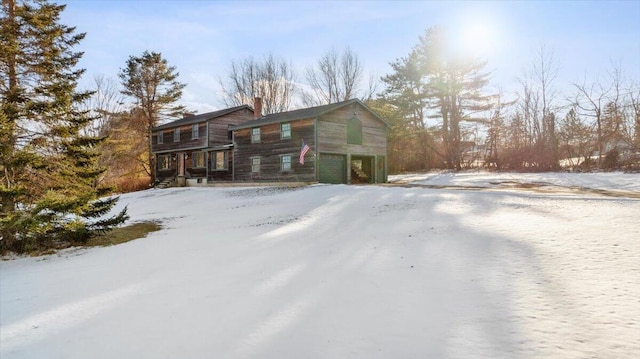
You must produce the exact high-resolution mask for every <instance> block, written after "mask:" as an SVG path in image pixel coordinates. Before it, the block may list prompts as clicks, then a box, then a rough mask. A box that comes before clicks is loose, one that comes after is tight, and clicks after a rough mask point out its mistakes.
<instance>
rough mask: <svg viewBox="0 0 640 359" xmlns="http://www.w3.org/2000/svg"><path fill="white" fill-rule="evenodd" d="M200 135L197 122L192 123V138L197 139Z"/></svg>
mask: <svg viewBox="0 0 640 359" xmlns="http://www.w3.org/2000/svg"><path fill="white" fill-rule="evenodd" d="M198 137H200V128H199V127H198V124H197V123H194V124H193V125H191V139H192V140H197V139H198Z"/></svg>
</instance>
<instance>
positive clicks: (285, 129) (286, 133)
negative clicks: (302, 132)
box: [280, 123, 291, 140]
mask: <svg viewBox="0 0 640 359" xmlns="http://www.w3.org/2000/svg"><path fill="white" fill-rule="evenodd" d="M280 138H281V139H283V140H284V139H287V138H291V124H290V123H283V124H281V125H280Z"/></svg>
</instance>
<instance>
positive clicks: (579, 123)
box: [0, 0, 640, 252]
mask: <svg viewBox="0 0 640 359" xmlns="http://www.w3.org/2000/svg"><path fill="white" fill-rule="evenodd" d="M64 8H65V6H61V5H56V4H52V3H49V2H48V1H46V0H24V1H19V0H2V19H1V30H0V31H1V34H2V42H1V43H0V61H1V63H0V66H1V73H0V76H1V79H2V81H1V82H0V86H1V88H0V93H1V96H2V98H1V101H2V102H1V104H0V171H1V173H0V177H1V180H2V181H1V183H0V197H1V206H2V207H1V210H0V213H1V214H2V218H0V236H1V237H0V245H1V249H2V252H5V251H6V250H13V251H18V252H20V251H27V250H30V249H33V248H42V247H44V248H47V247H55V246H62V245H65V244H70V243H71V244H75V243H83V241H86V240H87V239H88V238H90V237H91V236H93V235H95V234H97V233H102V232H105V231H108V230H109V229H110V228H112V227H113V226H116V225H119V224H121V223H123V222H124V221H125V220H126V219H127V214H126V209H125V210H123V211H121V212H120V213H118V214H116V215H112V216H109V217H107V218H105V217H104V216H105V215H106V214H107V213H109V212H110V210H111V209H112V208H113V206H114V205H115V204H116V202H117V198H116V197H105V195H106V194H108V193H112V192H113V191H116V192H126V191H131V190H137V189H144V188H148V187H149V185H150V179H151V178H154V173H153V171H154V170H155V167H156V166H155V163H154V158H153V156H152V155H151V152H150V151H151V148H150V140H149V136H150V130H151V129H152V128H153V127H156V126H158V125H159V124H162V123H163V122H165V121H169V120H171V119H176V118H179V117H180V116H182V115H183V114H184V113H185V112H188V111H189V109H187V108H185V107H184V106H182V105H180V104H179V103H180V100H181V97H182V91H183V89H184V88H185V86H186V84H185V83H182V82H180V81H179V72H178V71H177V68H176V67H175V66H171V65H170V64H169V62H168V60H167V59H165V58H164V57H163V56H162V54H161V53H159V52H155V51H144V52H142V53H141V54H140V55H131V56H129V58H128V59H127V60H126V61H125V63H124V64H123V67H122V68H120V71H119V72H118V74H116V76H115V78H114V77H110V76H104V75H102V76H98V77H96V78H95V86H94V88H93V89H92V90H91V91H80V90H78V88H77V87H78V86H77V84H78V81H79V79H80V78H81V76H83V74H84V70H83V69H77V68H76V65H77V63H78V61H79V59H80V58H81V56H82V54H81V53H80V52H74V51H73V48H74V46H76V45H77V44H78V43H79V42H80V41H82V39H83V38H84V36H85V34H84V33H77V32H76V31H75V28H73V27H69V26H66V25H63V24H60V14H61V13H62V11H64ZM450 45H451V41H449V39H448V35H447V33H446V31H444V30H443V29H442V28H438V27H432V28H428V29H426V30H425V32H424V34H422V35H421V36H419V37H418V39H417V43H416V45H415V46H414V47H413V48H412V49H411V51H410V52H409V53H408V54H407V55H405V56H402V57H399V58H397V59H395V60H392V61H391V62H390V63H389V65H390V68H391V70H390V72H389V73H388V74H385V75H383V76H382V77H380V78H377V79H376V78H375V77H374V76H369V77H367V76H366V75H365V69H364V64H363V61H362V60H361V59H360V58H359V57H358V55H357V54H356V53H355V52H354V51H352V50H351V49H350V48H349V47H346V48H344V49H342V50H336V49H329V50H328V51H326V52H325V53H324V54H323V55H322V56H321V57H320V58H318V59H317V61H316V62H315V63H313V64H312V65H310V66H308V67H307V68H306V69H305V70H304V71H303V73H302V76H300V77H298V74H296V73H295V71H294V67H293V65H292V64H291V63H290V62H287V61H285V60H284V59H282V58H280V57H278V56H276V55H273V54H268V55H266V56H264V57H262V58H256V57H247V58H244V59H234V60H231V62H230V65H229V71H228V74H227V76H225V77H224V78H221V79H220V80H219V82H220V87H221V89H222V97H221V99H220V102H221V103H222V104H223V105H224V106H228V107H231V106H237V105H242V104H248V105H253V99H254V98H255V97H261V98H262V99H263V112H264V114H270V113H277V112H282V111H287V110H292V109H294V108H297V107H309V106H317V105H323V104H330V103H335V102H339V101H343V100H347V99H351V98H359V99H361V100H362V101H364V102H365V103H366V104H367V105H368V106H369V107H371V108H372V109H373V110H374V111H376V112H378V113H379V114H380V115H381V116H382V117H383V118H385V119H386V120H387V121H388V122H389V123H390V124H391V128H390V130H389V138H388V149H389V150H388V157H389V158H388V161H387V162H388V165H389V172H390V173H398V172H403V171H422V170H429V169H434V168H444V169H452V170H461V169H465V168H471V167H485V168H491V169H495V170H517V171H555V170H559V169H561V168H567V166H569V167H570V168H572V169H575V170H592V169H629V170H637V169H638V165H639V162H640V160H639V159H638V153H639V152H640V86H639V85H638V83H637V82H633V81H632V80H631V79H629V78H627V77H626V76H625V75H624V73H623V71H622V69H621V68H619V67H616V66H612V69H611V72H610V73H609V74H608V77H607V78H605V79H599V80H593V81H591V82H587V81H583V82H580V83H578V82H576V83H573V84H571V88H572V91H570V92H571V93H564V94H560V93H558V91H557V90H556V89H557V83H556V75H557V69H558V64H557V62H556V61H555V59H554V57H553V52H552V51H550V50H548V49H546V48H544V47H540V48H539V50H538V52H537V54H536V55H535V56H533V57H532V62H531V66H530V68H529V69H528V71H527V72H526V73H524V74H522V75H521V76H520V77H519V78H518V79H517V84H518V88H519V89H518V91H517V97H515V98H507V96H505V95H504V94H502V93H493V92H491V91H490V90H489V85H490V81H491V74H490V73H489V72H488V71H487V70H486V66H487V63H486V62H485V61H483V60H482V59H480V58H477V57H473V56H469V55H468V54H465V53H460V52H456V51H452V49H451V46H450Z"/></svg>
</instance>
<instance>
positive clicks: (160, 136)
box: [156, 131, 164, 145]
mask: <svg viewBox="0 0 640 359" xmlns="http://www.w3.org/2000/svg"><path fill="white" fill-rule="evenodd" d="M156 137H157V138H158V142H157V143H158V144H159V145H161V144H163V143H164V132H162V131H160V132H158V133H157V134H156Z"/></svg>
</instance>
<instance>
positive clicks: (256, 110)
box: [253, 97, 262, 120]
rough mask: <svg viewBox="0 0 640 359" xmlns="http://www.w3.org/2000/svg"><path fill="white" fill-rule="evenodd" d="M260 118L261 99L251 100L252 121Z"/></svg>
mask: <svg viewBox="0 0 640 359" xmlns="http://www.w3.org/2000/svg"><path fill="white" fill-rule="evenodd" d="M260 117H262V97H256V98H254V99H253V119H254V120H255V119H258V118H260Z"/></svg>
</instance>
